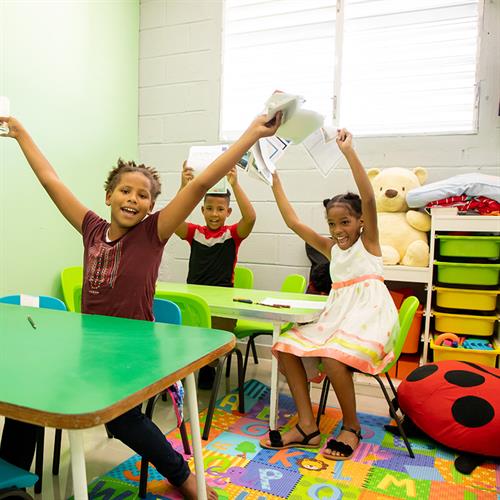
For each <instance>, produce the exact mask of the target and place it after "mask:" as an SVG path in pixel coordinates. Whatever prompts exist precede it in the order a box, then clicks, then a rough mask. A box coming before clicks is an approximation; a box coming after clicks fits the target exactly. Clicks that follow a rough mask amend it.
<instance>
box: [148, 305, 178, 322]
mask: <svg viewBox="0 0 500 500" xmlns="http://www.w3.org/2000/svg"><path fill="white" fill-rule="evenodd" d="M153 315H154V317H155V321H157V322H158V323H170V324H171V325H180V324H182V314H181V310H180V309H179V306H178V305H177V304H176V303H175V302H172V301H171V300H166V299H154V300H153Z"/></svg>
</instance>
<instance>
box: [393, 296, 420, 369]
mask: <svg viewBox="0 0 500 500" xmlns="http://www.w3.org/2000/svg"><path fill="white" fill-rule="evenodd" d="M418 304H419V301H418V299H417V297H414V296H410V297H406V299H405V300H404V301H403V303H402V304H401V307H400V309H399V317H398V318H399V333H398V336H397V338H396V343H395V345H394V348H393V349H392V352H393V353H394V359H393V360H392V362H391V363H389V364H388V365H387V366H386V367H385V368H384V372H387V371H389V370H390V369H391V368H392V367H393V365H395V364H396V362H397V360H398V359H399V356H400V355H401V351H402V350H403V345H404V343H405V340H406V336H407V335H408V331H409V330H410V326H411V323H412V321H413V317H414V316H415V312H416V311H417V308H418Z"/></svg>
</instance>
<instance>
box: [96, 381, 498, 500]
mask: <svg viewBox="0 0 500 500" xmlns="http://www.w3.org/2000/svg"><path fill="white" fill-rule="evenodd" d="M237 408H238V398H237V395H236V394H235V393H230V394H228V395H226V396H225V397H224V398H222V399H221V400H220V401H219V402H218V404H217V408H216V411H215V414H214V418H213V421H212V427H211V431H210V435H209V439H208V440H207V441H203V458H204V466H205V474H206V478H207V483H208V484H209V485H210V486H212V487H213V488H214V489H215V490H216V491H217V493H218V495H219V498H220V499H227V500H264V499H276V500H278V499H284V498H286V499H289V500H303V499H313V500H316V499H318V500H319V499H325V500H326V499H329V500H340V499H346V500H347V499H349V500H357V499H361V500H368V499H373V500H375V499H377V500H382V499H394V498H398V499H401V498H402V499H415V500H422V499H447V500H448V499H449V500H455V499H464V500H483V499H484V500H486V499H492V500H493V499H495V500H497V499H498V498H499V494H500V464H498V463H492V462H488V463H485V464H483V465H482V466H480V467H478V468H476V469H475V471H474V472H473V473H472V474H471V475H469V476H467V475H462V474H460V473H459V472H457V471H456V470H455V467H454V465H453V461H454V460H455V457H456V456H457V455H456V454H455V453H454V452H453V451H452V450H449V449H446V448H444V447H442V446H440V445H438V444H437V443H435V442H434V441H431V440H430V439H411V440H410V442H411V445H412V448H413V451H414V453H415V458H414V459H412V458H410V456H409V455H408V451H407V450H406V447H405V445H404V442H403V440H402V439H401V438H400V437H398V436H394V435H393V434H391V433H389V432H386V431H385V430H384V424H387V423H389V421H390V418H389V417H381V416H376V415H370V414H368V413H360V414H359V417H360V421H361V426H362V434H363V440H362V441H361V443H360V444H359V446H358V448H357V449H356V450H355V452H354V455H353V457H352V459H351V460H347V461H343V462H340V461H339V462H335V461H331V460H326V459H324V458H323V457H322V456H321V453H320V451H321V448H318V449H317V450H316V449H312V450H311V449H307V450H306V449H300V448H289V449H285V450H279V451H274V450H266V449H262V448H261V447H260V446H259V440H260V439H261V438H262V437H263V436H265V435H266V433H267V432H268V418H269V387H268V386H266V385H264V384H262V383H261V382H258V381H255V380H250V381H247V382H246V384H245V409H246V414H245V415H242V414H240V413H238V411H237ZM315 410H316V408H315ZM205 416H206V410H204V411H203V412H201V413H200V425H201V426H203V425H204V422H205ZM278 423H279V426H280V427H282V428H284V429H287V428H290V427H291V426H293V425H295V423H296V416H295V407H294V404H293V400H292V398H291V397H290V396H287V395H280V398H279V422H278ZM340 426H341V412H340V410H339V409H338V408H327V410H326V414H325V415H324V416H323V417H322V419H321V424H320V431H321V435H322V442H321V446H322V447H323V446H324V445H325V444H326V441H327V440H328V439H329V438H330V436H331V435H336V434H337V433H338V432H339V430H340ZM187 428H188V433H189V431H190V429H189V424H188V425H187ZM202 428H203V427H202ZM167 438H168V439H169V441H170V442H171V443H172V445H173V446H174V448H175V449H176V450H178V451H179V452H180V453H183V448H182V441H181V436H180V433H179V431H178V430H177V429H175V430H174V431H172V432H170V433H169V434H167ZM185 457H186V459H187V460H188V461H189V465H190V467H191V469H192V470H194V462H193V459H192V457H191V456H185ZM140 462H141V459H140V457H139V456H138V455H134V456H132V457H131V458H129V459H128V460H126V461H125V462H123V463H121V464H120V465H118V466H117V467H115V468H114V469H113V470H111V471H109V472H108V473H107V474H105V475H103V476H101V477H99V478H98V479H96V480H95V481H93V482H92V483H91V484H90V485H89V497H90V498H91V499H104V500H124V499H135V498H138V496H137V494H138V487H139V471H140ZM148 479H149V482H148V495H147V499H151V500H152V499H169V500H180V499H182V496H181V495H180V494H179V493H178V492H177V491H176V490H175V489H174V488H173V487H172V486H171V485H170V484H169V483H168V482H167V481H166V480H165V479H164V478H163V477H162V476H161V475H160V474H159V473H158V472H157V471H156V470H155V469H154V468H153V467H152V466H151V465H150V467H149V478H148Z"/></svg>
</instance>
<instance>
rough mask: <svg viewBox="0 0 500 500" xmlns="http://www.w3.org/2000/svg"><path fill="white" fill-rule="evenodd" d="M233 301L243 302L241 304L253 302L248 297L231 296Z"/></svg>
mask: <svg viewBox="0 0 500 500" xmlns="http://www.w3.org/2000/svg"><path fill="white" fill-rule="evenodd" d="M233 302H243V304H253V302H252V301H251V300H250V299H241V298H239V297H235V298H233Z"/></svg>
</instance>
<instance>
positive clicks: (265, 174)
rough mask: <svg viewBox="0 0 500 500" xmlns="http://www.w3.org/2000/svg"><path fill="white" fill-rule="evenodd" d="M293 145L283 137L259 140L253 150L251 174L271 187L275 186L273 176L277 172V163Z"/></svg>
mask: <svg viewBox="0 0 500 500" xmlns="http://www.w3.org/2000/svg"><path fill="white" fill-rule="evenodd" d="M290 144H291V142H290V141H287V140H285V139H282V138H281V137H277V136H272V137H264V138H262V139H259V140H258V141H257V142H256V143H255V144H254V145H253V146H252V148H251V150H250V151H251V161H250V162H249V164H250V167H249V168H250V170H249V172H250V173H252V174H256V175H253V177H257V178H259V179H260V180H262V181H264V182H265V183H266V184H269V185H270V186H272V185H273V177H272V174H273V173H274V172H275V171H276V166H275V164H274V163H275V162H276V161H278V160H279V158H281V156H283V153H284V152H285V150H286V149H287V148H288V146H289V145H290Z"/></svg>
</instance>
